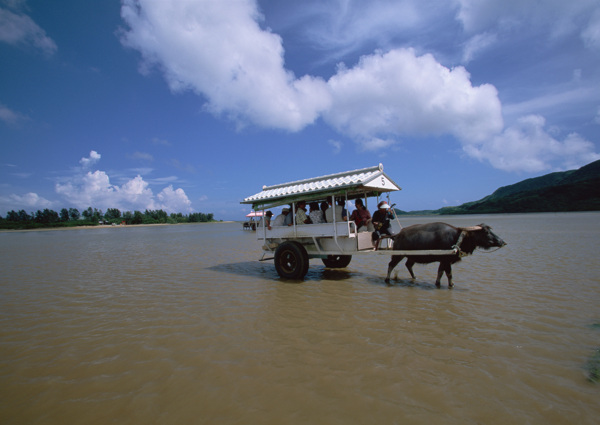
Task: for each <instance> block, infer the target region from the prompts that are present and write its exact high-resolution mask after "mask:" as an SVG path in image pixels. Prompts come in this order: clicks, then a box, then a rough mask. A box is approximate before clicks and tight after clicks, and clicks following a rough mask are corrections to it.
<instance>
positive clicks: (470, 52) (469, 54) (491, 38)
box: [462, 32, 498, 63]
mask: <svg viewBox="0 0 600 425" xmlns="http://www.w3.org/2000/svg"><path fill="white" fill-rule="evenodd" d="M497 39H498V37H497V35H496V34H493V33H487V32H484V33H481V34H476V35H474V36H473V37H471V38H470V39H469V40H468V41H467V43H466V44H465V48H464V51H463V59H462V60H463V63H469V62H470V61H471V60H473V58H474V57H475V55H476V54H477V53H479V52H481V51H482V50H485V49H487V48H488V47H490V46H491V45H493V44H494V43H496V41H497Z"/></svg>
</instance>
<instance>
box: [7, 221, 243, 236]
mask: <svg viewBox="0 0 600 425" xmlns="http://www.w3.org/2000/svg"><path fill="white" fill-rule="evenodd" d="M220 223H235V221H210V222H200V223H148V224H127V225H122V224H119V225H116V226H113V225H106V224H99V225H97V226H89V225H84V226H69V227H39V228H36V229H0V233H14V232H49V231H54V230H57V231H62V230H86V229H131V228H135V227H151V226H180V225H185V224H220Z"/></svg>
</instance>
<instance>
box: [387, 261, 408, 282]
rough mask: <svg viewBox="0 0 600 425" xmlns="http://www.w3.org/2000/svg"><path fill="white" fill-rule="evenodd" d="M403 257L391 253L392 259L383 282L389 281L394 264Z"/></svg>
mask: <svg viewBox="0 0 600 425" xmlns="http://www.w3.org/2000/svg"><path fill="white" fill-rule="evenodd" d="M403 258H404V257H403V256H402V255H392V260H391V261H390V264H389V265H388V272H387V277H386V278H385V283H390V275H391V274H392V270H394V267H396V265H398V263H399V262H400V261H402V259H403Z"/></svg>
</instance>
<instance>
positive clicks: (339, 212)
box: [325, 199, 348, 223]
mask: <svg viewBox="0 0 600 425" xmlns="http://www.w3.org/2000/svg"><path fill="white" fill-rule="evenodd" d="M345 203H346V201H344V200H343V199H338V200H337V205H331V200H329V205H330V208H329V209H328V210H327V211H325V220H327V223H333V216H334V214H335V222H336V223H340V222H342V221H348V214H347V212H346V209H345V208H344V204H345Z"/></svg>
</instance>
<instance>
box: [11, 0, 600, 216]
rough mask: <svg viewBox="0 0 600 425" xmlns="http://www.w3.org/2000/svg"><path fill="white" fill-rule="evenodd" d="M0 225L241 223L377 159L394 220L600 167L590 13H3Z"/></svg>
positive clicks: (355, 8) (91, 8) (185, 0)
mask: <svg viewBox="0 0 600 425" xmlns="http://www.w3.org/2000/svg"><path fill="white" fill-rule="evenodd" d="M0 146H1V151H0V152H1V153H0V215H3V216H4V215H5V214H6V213H7V212H8V211H10V210H20V209H24V210H26V211H27V212H34V211H37V210H39V209H45V208H50V209H54V210H56V211H60V210H61V209H62V208H78V209H80V210H83V209H86V208H87V207H90V206H91V207H93V208H98V209H101V210H103V211H106V209H107V208H118V209H120V210H121V211H134V210H140V211H144V210H146V209H150V210H152V209H163V210H165V211H167V212H169V213H173V212H182V213H184V214H187V213H190V212H203V213H212V214H214V216H215V218H216V219H221V220H241V219H243V218H244V216H245V214H247V213H248V212H249V211H250V206H249V205H245V204H240V201H242V200H243V199H244V198H245V197H248V196H251V195H253V194H255V193H258V192H260V191H261V190H262V187H263V185H274V184H279V183H285V182H290V181H295V180H300V179H305V178H311V177H317V176H322V175H327V174H332V173H337V172H342V171H348V170H354V169H360V168H366V167H371V166H374V165H378V164H379V163H382V164H383V166H384V171H385V173H386V174H388V176H390V177H391V178H392V179H393V180H394V181H395V182H396V183H397V184H398V185H399V186H400V187H402V191H400V192H394V193H393V194H392V199H391V201H392V202H394V203H396V204H397V208H400V209H402V210H405V211H414V210H423V209H438V208H441V207H444V206H450V205H459V204H462V203H464V202H469V201H475V200H478V199H481V198H482V197H484V196H486V195H489V194H491V193H492V192H493V191H494V190H496V189H497V188H499V187H501V186H506V185H510V184H513V183H516V182H519V181H522V180H524V179H527V178H531V177H537V176H540V175H544V174H547V173H550V172H554V171H564V170H569V169H575V168H579V167H581V166H583V165H585V164H588V163H590V162H592V161H595V160H598V159H600V2H598V1H597V0H574V1H569V2H565V1H563V0H542V1H540V0H394V1H391V0H362V1H353V0H337V1H335V0H331V1H328V0H303V1H293V0H173V1H168V0H122V1H120V2H119V1H117V0H90V1H80V0H61V1H60V2H48V1H43V0H29V1H25V0H0Z"/></svg>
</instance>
